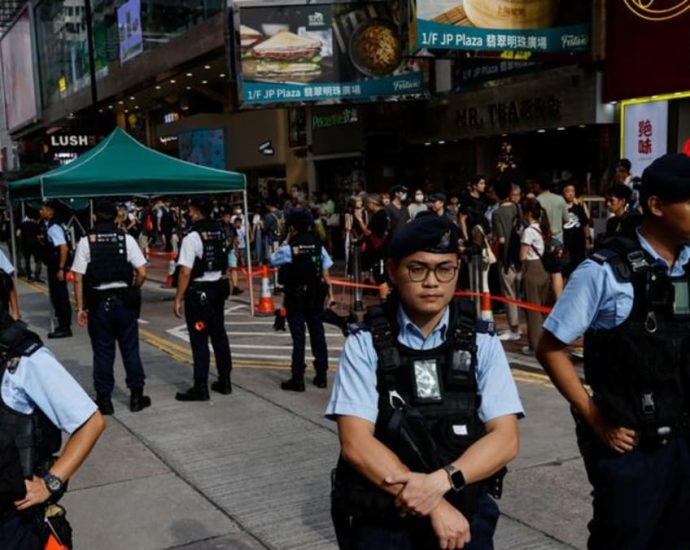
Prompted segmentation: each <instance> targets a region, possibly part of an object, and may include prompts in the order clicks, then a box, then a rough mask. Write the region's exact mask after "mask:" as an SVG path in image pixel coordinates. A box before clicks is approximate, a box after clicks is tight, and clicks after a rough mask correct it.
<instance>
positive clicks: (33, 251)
mask: <svg viewBox="0 0 690 550" xmlns="http://www.w3.org/2000/svg"><path fill="white" fill-rule="evenodd" d="M22 255H23V256H24V273H25V274H26V276H27V277H32V276H33V277H34V278H35V279H40V277H41V269H42V267H43V263H42V261H41V254H40V250H39V249H38V248H36V247H35V246H22ZM32 258H33V260H34V268H33V270H32V269H31V259H32Z"/></svg>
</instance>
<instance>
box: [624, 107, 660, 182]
mask: <svg viewBox="0 0 690 550" xmlns="http://www.w3.org/2000/svg"><path fill="white" fill-rule="evenodd" d="M623 118H624V139H623V156H624V157H625V158H627V159H630V162H631V164H632V173H633V175H635V176H640V175H641V174H642V172H643V171H644V169H645V168H646V167H647V166H649V164H650V163H651V162H652V161H653V160H654V159H655V158H657V157H659V156H661V155H664V154H666V153H667V152H668V101H653V102H647V103H632V104H629V105H625V104H624V105H623Z"/></svg>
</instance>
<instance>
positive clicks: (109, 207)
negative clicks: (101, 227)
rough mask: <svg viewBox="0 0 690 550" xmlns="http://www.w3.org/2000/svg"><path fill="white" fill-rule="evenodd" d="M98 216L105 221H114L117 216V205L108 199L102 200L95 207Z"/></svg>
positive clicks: (94, 210)
mask: <svg viewBox="0 0 690 550" xmlns="http://www.w3.org/2000/svg"><path fill="white" fill-rule="evenodd" d="M93 213H94V214H95V215H96V218H97V219H99V220H101V221H104V222H112V221H113V220H114V219H115V218H117V206H115V203H114V202H112V201H108V200H100V201H98V202H97V203H96V204H95V205H94V207H93Z"/></svg>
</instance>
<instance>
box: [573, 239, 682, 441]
mask: <svg viewBox="0 0 690 550" xmlns="http://www.w3.org/2000/svg"><path fill="white" fill-rule="evenodd" d="M591 258H592V259H593V260H594V261H597V262H599V263H601V264H604V263H608V264H610V265H611V267H612V268H613V271H614V273H615V275H616V278H617V280H618V281H620V282H625V283H627V282H629V283H632V285H633V292H634V299H633V306H632V311H631V313H630V316H629V317H628V318H627V319H626V320H625V321H624V322H623V323H622V324H621V325H619V326H617V327H615V328H613V329H610V330H601V329H599V330H594V329H590V330H589V331H587V333H586V335H585V379H586V381H587V383H588V384H589V385H590V386H591V388H592V390H593V392H594V399H595V401H596V402H597V404H598V405H599V407H600V408H601V410H602V413H603V414H604V416H605V418H606V419H607V421H608V422H610V423H611V424H613V425H615V426H625V427H628V428H631V429H635V430H638V431H639V432H640V433H641V443H642V444H651V445H656V444H659V443H663V442H665V441H666V440H667V439H668V438H669V437H673V436H676V435H688V434H690V304H689V302H688V296H689V295H690V276H689V275H688V268H689V267H690V264H689V265H688V266H686V271H685V273H684V274H683V275H682V276H680V277H670V276H669V275H668V273H667V270H666V267H665V266H659V265H653V260H652V258H651V257H650V256H649V254H647V253H646V252H644V251H643V250H642V248H641V247H640V244H639V241H638V240H637V239H635V240H631V239H629V238H625V237H616V238H613V239H611V240H609V241H606V242H605V244H604V247H603V248H602V250H600V251H598V252H595V253H594V254H593V255H592V256H591Z"/></svg>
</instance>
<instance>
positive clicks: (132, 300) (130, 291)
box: [122, 286, 141, 316]
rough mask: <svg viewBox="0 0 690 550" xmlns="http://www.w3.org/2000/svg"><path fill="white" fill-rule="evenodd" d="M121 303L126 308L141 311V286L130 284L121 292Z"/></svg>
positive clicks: (138, 312)
mask: <svg viewBox="0 0 690 550" xmlns="http://www.w3.org/2000/svg"><path fill="white" fill-rule="evenodd" d="M122 303H123V304H124V305H125V307H126V308H127V309H132V310H134V311H136V312H137V316H138V315H139V314H140V313H141V288H137V287H134V286H130V287H128V288H127V289H125V291H124V292H123V294H122Z"/></svg>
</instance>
